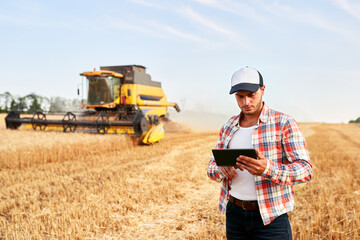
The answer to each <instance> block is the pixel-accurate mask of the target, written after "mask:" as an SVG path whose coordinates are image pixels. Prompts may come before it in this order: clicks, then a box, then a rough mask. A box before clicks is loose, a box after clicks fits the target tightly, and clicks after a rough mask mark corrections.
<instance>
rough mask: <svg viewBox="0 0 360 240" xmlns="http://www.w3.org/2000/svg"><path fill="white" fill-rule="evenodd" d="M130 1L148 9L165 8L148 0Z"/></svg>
mask: <svg viewBox="0 0 360 240" xmlns="http://www.w3.org/2000/svg"><path fill="white" fill-rule="evenodd" d="M128 1H129V2H132V3H136V4H139V5H143V6H147V7H152V8H159V9H161V8H163V6H161V5H158V4H155V3H153V2H150V1H146V0H128Z"/></svg>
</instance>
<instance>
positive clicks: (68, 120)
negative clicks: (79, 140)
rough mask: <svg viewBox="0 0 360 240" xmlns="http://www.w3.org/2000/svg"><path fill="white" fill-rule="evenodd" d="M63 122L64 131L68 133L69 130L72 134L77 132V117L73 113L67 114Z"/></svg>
mask: <svg viewBox="0 0 360 240" xmlns="http://www.w3.org/2000/svg"><path fill="white" fill-rule="evenodd" d="M62 122H63V131H64V132H66V131H67V130H69V131H70V132H75V130H76V116H75V114H73V113H72V112H67V113H66V114H65V115H64V118H63V120H62Z"/></svg>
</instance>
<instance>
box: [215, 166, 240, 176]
mask: <svg viewBox="0 0 360 240" xmlns="http://www.w3.org/2000/svg"><path fill="white" fill-rule="evenodd" d="M219 171H220V172H221V173H222V174H224V175H225V177H227V178H235V177H237V175H238V174H237V172H236V170H235V167H219Z"/></svg>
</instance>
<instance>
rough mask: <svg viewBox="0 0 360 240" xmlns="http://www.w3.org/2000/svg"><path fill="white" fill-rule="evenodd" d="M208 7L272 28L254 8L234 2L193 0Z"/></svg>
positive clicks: (225, 0) (226, 0)
mask: <svg viewBox="0 0 360 240" xmlns="http://www.w3.org/2000/svg"><path fill="white" fill-rule="evenodd" d="M193 1H195V2H197V3H200V4H203V5H205V6H208V7H212V8H216V9H218V10H221V11H225V12H230V13H233V14H235V15H238V16H241V17H244V18H246V19H249V20H252V21H255V22H258V23H260V24H261V25H264V26H267V27H272V25H271V24H270V23H269V21H268V20H267V19H266V18H264V16H263V15H262V14H260V13H259V12H258V11H256V10H255V9H254V8H253V7H251V6H249V5H247V4H243V3H242V2H240V1H234V0H193Z"/></svg>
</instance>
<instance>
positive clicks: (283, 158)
mask: <svg viewBox="0 0 360 240" xmlns="http://www.w3.org/2000/svg"><path fill="white" fill-rule="evenodd" d="M239 118H240V115H237V116H234V117H232V118H230V119H229V120H228V121H227V123H226V124H225V125H224V126H223V127H222V128H221V130H220V134H219V140H218V142H217V145H216V148H220V149H222V148H228V144H229V142H230V140H231V138H232V136H233V135H234V133H235V132H236V131H237V130H238V129H239V127H240V126H239ZM252 144H253V146H254V148H256V149H258V150H259V151H260V152H262V153H263V154H264V156H265V158H266V159H267V160H268V161H267V166H266V169H265V171H264V172H263V173H262V175H261V176H255V187H256V195H257V200H258V204H259V209H260V214H261V217H262V220H263V222H264V225H267V224H269V223H271V222H272V221H273V220H274V219H275V218H276V217H278V216H280V215H282V214H284V213H287V212H291V211H292V210H293V207H294V187H293V185H294V184H297V183H302V182H307V181H309V180H310V179H311V177H312V174H313V172H312V166H311V164H310V157H309V153H308V151H307V148H306V143H305V139H304V137H303V135H302V133H301V131H300V128H299V126H298V124H297V123H296V121H295V120H294V119H292V118H291V117H289V116H287V115H285V114H283V113H280V112H277V111H275V110H273V109H270V108H269V107H268V106H266V105H265V103H264V107H263V109H262V112H261V114H260V117H259V120H258V124H257V127H256V129H255V130H254V132H253V134H252ZM207 175H208V176H209V178H211V179H212V180H215V181H218V182H222V186H221V189H220V203H219V209H220V211H221V212H223V213H224V212H225V210H226V204H227V201H228V197H229V190H230V183H231V179H229V178H226V177H225V176H224V175H223V174H222V173H221V172H220V171H219V168H218V166H217V165H216V163H215V160H214V156H212V157H211V158H210V161H209V164H208V169H207Z"/></svg>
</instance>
